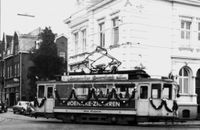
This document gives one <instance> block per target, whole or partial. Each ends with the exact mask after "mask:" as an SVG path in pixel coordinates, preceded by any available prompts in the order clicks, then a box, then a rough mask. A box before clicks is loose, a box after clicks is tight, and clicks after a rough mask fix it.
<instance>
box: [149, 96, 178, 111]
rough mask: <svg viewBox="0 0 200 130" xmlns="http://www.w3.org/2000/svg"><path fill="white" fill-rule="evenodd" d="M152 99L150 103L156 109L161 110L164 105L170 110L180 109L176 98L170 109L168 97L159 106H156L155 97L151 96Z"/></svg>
mask: <svg viewBox="0 0 200 130" xmlns="http://www.w3.org/2000/svg"><path fill="white" fill-rule="evenodd" d="M149 100H150V104H151V106H152V107H153V108H154V109H155V110H160V109H161V108H162V106H164V107H165V109H166V110H167V111H168V112H174V111H177V110H178V104H177V102H176V101H175V100H174V101H173V106H172V109H170V108H169V107H168V106H167V100H166V99H162V101H161V103H160V105H159V106H158V107H156V106H155V105H154V103H153V99H152V98H149Z"/></svg>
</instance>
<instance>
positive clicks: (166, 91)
mask: <svg viewBox="0 0 200 130" xmlns="http://www.w3.org/2000/svg"><path fill="white" fill-rule="evenodd" d="M163 98H167V99H172V85H171V84H164V86H163Z"/></svg>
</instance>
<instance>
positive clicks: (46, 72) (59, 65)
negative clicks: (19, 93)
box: [28, 27, 65, 92]
mask: <svg viewBox="0 0 200 130" xmlns="http://www.w3.org/2000/svg"><path fill="white" fill-rule="evenodd" d="M39 38H40V39H41V40H42V42H41V43H40V47H39V49H33V50H31V52H30V58H31V60H32V62H33V64H34V66H32V67H30V68H29V73H28V78H29V79H30V85H31V86H32V90H31V91H34V92H35V90H36V87H35V81H36V80H52V79H55V76H56V75H61V74H62V72H64V68H65V67H64V63H63V61H62V58H61V57H59V56H58V54H57V46H56V44H55V42H54V40H55V34H54V33H53V32H52V30H51V28H47V27H46V28H45V29H44V30H43V31H42V33H40V34H39Z"/></svg>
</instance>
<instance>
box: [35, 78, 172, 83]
mask: <svg viewBox="0 0 200 130" xmlns="http://www.w3.org/2000/svg"><path fill="white" fill-rule="evenodd" d="M111 82H121V83H122V82H124V83H126V82H132V83H136V82H139V83H140V82H146V83H147V82H165V83H171V82H174V81H173V80H171V79H159V78H142V79H128V80H104V81H56V80H49V81H37V84H52V83H56V84H57V83H58V84H62V83H111Z"/></svg>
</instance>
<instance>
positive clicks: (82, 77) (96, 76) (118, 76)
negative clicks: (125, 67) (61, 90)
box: [61, 74, 128, 81]
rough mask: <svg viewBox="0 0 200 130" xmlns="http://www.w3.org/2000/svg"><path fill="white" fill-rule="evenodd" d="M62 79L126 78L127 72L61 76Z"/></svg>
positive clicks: (95, 79) (100, 79)
mask: <svg viewBox="0 0 200 130" xmlns="http://www.w3.org/2000/svg"><path fill="white" fill-rule="evenodd" d="M61 80H62V81H106V80H107V81H108V80H128V74H107V75H105V74H103V75H72V76H68V75H66V76H62V77H61Z"/></svg>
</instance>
